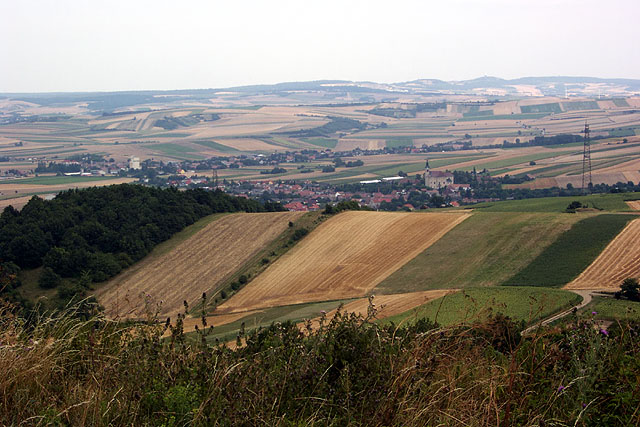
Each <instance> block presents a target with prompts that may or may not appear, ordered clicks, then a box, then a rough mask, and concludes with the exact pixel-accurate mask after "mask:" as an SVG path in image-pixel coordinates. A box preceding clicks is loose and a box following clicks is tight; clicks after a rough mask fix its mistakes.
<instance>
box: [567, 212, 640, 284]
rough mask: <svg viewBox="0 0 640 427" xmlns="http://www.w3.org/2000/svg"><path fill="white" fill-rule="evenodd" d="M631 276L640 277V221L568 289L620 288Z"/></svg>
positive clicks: (629, 227)
mask: <svg viewBox="0 0 640 427" xmlns="http://www.w3.org/2000/svg"><path fill="white" fill-rule="evenodd" d="M629 277H635V278H640V219H636V220H634V221H631V223H629V225H627V226H626V227H625V228H624V230H622V232H620V234H618V236H617V237H616V238H615V239H613V241H612V242H611V243H609V245H608V246H607V247H606V248H605V249H604V251H602V253H601V254H600V255H599V256H598V258H596V260H595V261H593V263H591V265H590V266H589V267H587V269H586V270H584V271H583V272H582V273H581V274H580V276H578V277H577V278H576V279H575V280H573V281H572V282H571V283H569V284H568V285H567V286H565V288H566V289H618V288H619V287H620V284H621V283H622V281H623V280H624V279H626V278H629Z"/></svg>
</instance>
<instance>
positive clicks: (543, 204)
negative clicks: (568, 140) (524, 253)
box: [473, 193, 640, 212]
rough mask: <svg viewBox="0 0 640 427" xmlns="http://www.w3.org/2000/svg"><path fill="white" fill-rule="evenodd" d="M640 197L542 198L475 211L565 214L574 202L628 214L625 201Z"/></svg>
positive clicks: (481, 206)
mask: <svg viewBox="0 0 640 427" xmlns="http://www.w3.org/2000/svg"><path fill="white" fill-rule="evenodd" d="M638 197H640V193H616V194H593V195H589V196H569V197H541V198H537V199H523V200H507V201H503V202H487V203H478V204H477V205H474V206H473V208H474V210H482V211H483V212H564V211H565V209H566V208H567V206H568V205H569V204H570V203H571V202H573V201H579V202H581V203H582V204H583V205H584V204H586V205H588V206H589V207H590V208H595V209H602V210H605V211H608V212H628V211H630V210H631V209H630V208H629V205H627V204H626V203H625V200H629V199H634V198H638Z"/></svg>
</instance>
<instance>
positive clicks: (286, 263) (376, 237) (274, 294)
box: [218, 211, 468, 313]
mask: <svg viewBox="0 0 640 427" xmlns="http://www.w3.org/2000/svg"><path fill="white" fill-rule="evenodd" d="M467 217H468V214H466V213H457V212H455V213H454V212H451V213H424V214H415V213H414V214H412V213H392V212H362V211H359V212H354V211H352V212H345V213H342V214H339V215H337V216H335V217H333V218H331V219H330V220H328V221H326V222H325V223H323V224H321V225H320V226H319V227H318V228H317V229H316V230H314V231H313V232H312V233H311V234H310V235H309V236H307V237H306V238H305V239H303V240H302V241H301V242H300V243H299V244H298V245H297V246H296V247H294V248H293V249H292V250H290V251H289V252H288V253H286V254H285V255H283V256H282V257H281V258H280V259H278V260H277V261H276V262H275V263H274V264H273V265H271V266H270V267H269V268H267V270H265V271H264V272H263V273H262V274H261V275H259V276H258V277H257V278H256V279H254V280H253V281H252V282H251V283H249V284H248V285H247V286H245V287H244V288H243V289H242V290H240V291H239V292H238V293H237V294H236V295H234V296H233V297H232V298H231V299H230V300H229V301H227V302H225V303H224V304H222V305H220V306H219V307H218V312H220V313H231V312H237V311H248V310H255V309H260V308H266V307H275V306H281V305H290V304H300V303H306V302H316V301H326V300H335V299H347V298H357V297H363V296H365V295H366V293H367V292H369V291H370V290H371V289H373V288H374V287H375V286H376V285H377V284H378V283H380V282H381V281H382V280H383V279H384V278H385V277H387V276H388V275H389V274H391V273H393V272H394V271H396V270H397V269H398V268H400V267H401V266H402V265H404V264H405V263H407V262H408V261H409V260H411V259H412V258H414V257H415V256H416V255H418V254H419V253H421V252H422V251H423V250H425V249H426V248H428V247H429V246H431V245H432V244H433V243H434V242H436V241H437V240H438V239H439V238H440V237H442V236H443V235H444V234H445V233H446V232H447V231H449V230H450V229H451V228H453V227H454V226H455V225H457V224H458V223H460V222H462V221H463V220H465V219H466V218H467Z"/></svg>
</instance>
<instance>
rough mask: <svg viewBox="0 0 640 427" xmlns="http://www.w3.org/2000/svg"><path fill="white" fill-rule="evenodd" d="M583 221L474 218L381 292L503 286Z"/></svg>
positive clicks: (478, 214) (501, 215)
mask: <svg viewBox="0 0 640 427" xmlns="http://www.w3.org/2000/svg"><path fill="white" fill-rule="evenodd" d="M579 219H580V217H578V216H577V215H569V214H549V213H510V212H509V213H490V212H474V213H473V215H472V216H471V217H470V218H469V219H467V220H466V221H464V222H462V223H461V224H459V225H457V226H456V227H455V228H453V229H452V230H450V231H449V232H448V233H447V234H445V235H444V236H443V237H442V238H441V239H440V240H438V241H437V242H436V243H434V244H433V245H432V246H430V247H429V248H427V249H426V250H425V251H424V252H422V253H420V254H419V255H418V256H416V257H415V258H413V259H412V260H411V261H409V262H408V263H407V264H405V265H404V266H402V267H400V268H399V269H398V270H397V271H396V272H395V273H393V274H391V275H390V276H389V277H387V278H386V279H385V280H383V281H382V282H381V283H380V285H378V287H377V288H376V289H375V292H376V293H384V294H391V293H400V292H413V291H419V290H427V289H447V288H466V287H475V286H491V285H499V284H500V283H502V282H503V281H504V280H506V279H508V278H509V277H511V276H512V275H514V274H515V273H517V272H518V271H519V270H520V269H522V268H524V267H525V266H526V265H528V264H529V263H530V262H531V261H532V260H533V259H534V258H535V257H536V256H537V255H538V254H539V253H541V252H542V250H543V249H544V248H545V247H547V246H549V245H550V244H551V243H552V242H553V241H554V240H555V239H556V238H557V237H558V236H559V235H560V234H562V233H563V232H565V231H566V230H568V229H569V228H570V227H571V226H572V224H574V223H575V222H577V221H578V220H579Z"/></svg>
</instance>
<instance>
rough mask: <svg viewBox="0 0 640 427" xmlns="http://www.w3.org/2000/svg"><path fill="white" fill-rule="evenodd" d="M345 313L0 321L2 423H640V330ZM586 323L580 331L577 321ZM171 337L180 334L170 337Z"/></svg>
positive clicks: (79, 309) (5, 317) (60, 316)
mask: <svg viewBox="0 0 640 427" xmlns="http://www.w3.org/2000/svg"><path fill="white" fill-rule="evenodd" d="M374 316H375V309H374V308H373V306H372V307H371V309H370V312H369V316H367V317H364V318H363V317H359V316H355V315H347V314H343V313H341V314H338V315H336V316H335V317H334V318H332V319H331V320H328V319H322V320H321V321H320V323H319V327H317V328H315V329H311V327H310V325H311V323H309V324H308V325H307V326H308V327H307V328H304V327H303V328H301V327H300V326H299V325H294V324H292V323H282V324H274V325H272V326H271V327H269V328H265V329H260V330H255V331H250V332H246V333H245V332H241V334H240V335H239V337H238V343H237V345H238V347H237V348H236V349H234V350H232V349H230V348H228V347H226V346H224V345H216V346H212V345H209V344H207V339H206V337H207V334H208V333H209V331H210V328H209V327H207V326H206V323H205V324H204V325H203V328H200V329H199V330H198V332H197V333H196V335H195V339H194V338H191V337H187V336H185V335H184V334H183V333H182V329H181V327H180V321H178V322H177V323H176V326H171V325H170V324H169V323H168V322H167V323H164V324H163V323H158V322H156V320H155V319H154V315H153V313H152V312H150V315H149V317H148V319H147V320H146V321H144V322H140V323H136V324H125V323H118V322H113V321H108V320H106V319H104V318H103V317H101V316H100V315H99V314H97V313H91V310H87V307H86V305H84V306H83V305H79V306H75V307H69V308H68V309H67V310H66V311H63V312H56V313H50V314H49V315H46V316H34V317H33V318H28V319H25V318H20V317H18V316H16V315H15V314H13V311H12V309H11V307H9V306H7V305H4V306H3V307H2V311H1V313H0V322H1V324H0V327H1V328H2V329H1V331H2V334H1V335H0V360H2V363H1V364H0V424H3V425H4V424H6V425H18V424H26V425H49V424H53V425H165V426H170V425H171V426H174V425H282V426H290V425H310V424H311V425H313V424H318V425H410V426H411V425H416V426H422V425H425V426H426V425H471V426H493V425H568V424H571V425H632V424H636V423H638V422H640V414H639V411H638V409H637V408H638V407H639V406H640V395H639V394H638V392H637V390H638V383H637V381H638V379H637V378H638V373H639V372H640V362H639V361H638V358H637V357H636V356H637V354H638V351H640V337H639V336H638V328H637V325H635V326H634V325H626V326H625V325H619V326H616V327H614V328H611V329H610V330H609V331H608V332H607V334H608V335H605V333H603V332H601V331H600V330H598V329H594V327H593V324H589V323H575V324H573V325H572V326H570V327H558V328H556V329H553V330H548V331H547V332H546V333H545V334H539V335H536V336H534V337H532V338H522V337H521V336H520V334H519V332H518V331H519V326H518V325H516V324H514V323H513V322H512V321H510V320H509V319H508V318H504V317H500V316H498V317H494V318H490V319H488V320H486V321H484V322H483V323H479V324H475V325H473V326H465V327H463V326H452V327H447V328H439V327H437V326H436V325H434V324H432V323H430V322H428V321H420V322H418V323H416V324H414V325H411V326H408V327H396V326H393V325H390V326H389V325H387V326H381V325H378V324H376V323H375V322H372V320H374ZM576 322H577V321H576ZM167 328H169V329H170V332H171V336H170V337H169V338H167V339H162V338H161V336H162V334H163V333H164V332H165V330H166V329H167Z"/></svg>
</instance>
